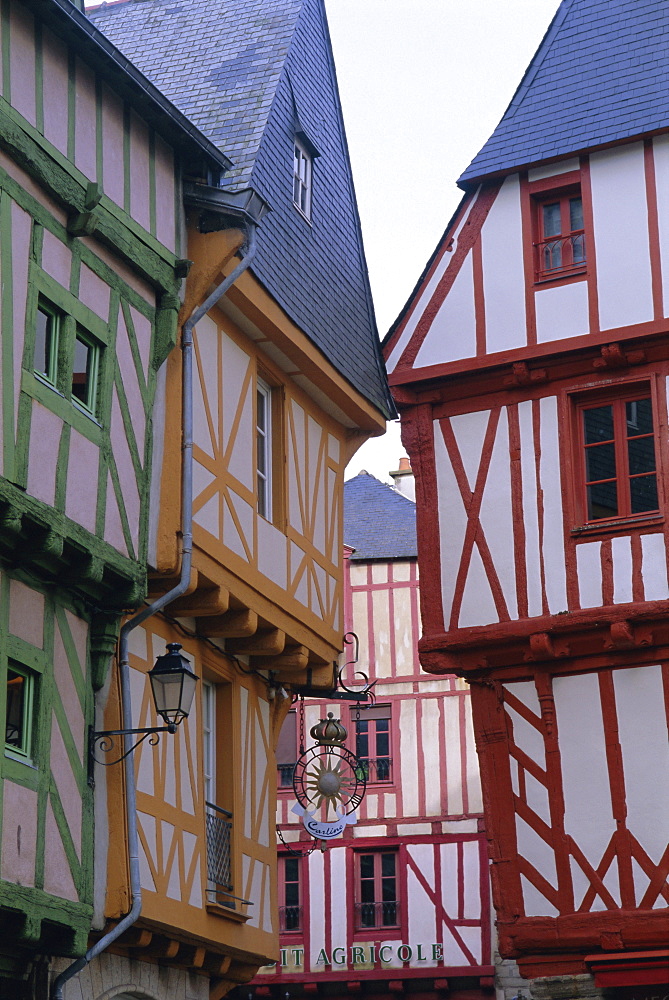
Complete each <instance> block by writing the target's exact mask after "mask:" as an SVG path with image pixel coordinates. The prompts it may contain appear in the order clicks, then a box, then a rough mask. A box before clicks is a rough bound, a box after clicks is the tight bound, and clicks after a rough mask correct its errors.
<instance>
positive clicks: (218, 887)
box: [201, 678, 235, 910]
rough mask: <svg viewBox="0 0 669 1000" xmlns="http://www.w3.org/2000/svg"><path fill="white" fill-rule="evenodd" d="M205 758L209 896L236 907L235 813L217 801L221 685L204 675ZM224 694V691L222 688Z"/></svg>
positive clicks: (203, 758)
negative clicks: (217, 730)
mask: <svg viewBox="0 0 669 1000" xmlns="http://www.w3.org/2000/svg"><path fill="white" fill-rule="evenodd" d="M201 683H202V687H201V690H202V760H203V770H204V800H205V817H206V831H207V880H208V885H207V897H208V900H209V901H210V902H212V903H216V904H218V905H219V906H225V907H227V908H228V909H231V910H234V909H235V899H234V896H233V891H234V890H233V857H232V833H233V824H232V820H233V816H232V813H231V812H229V811H228V810H227V809H223V808H222V806H220V805H218V804H217V800H218V798H219V789H218V786H217V774H216V717H217V710H218V709H219V707H220V706H219V705H218V696H219V690H218V689H219V688H220V687H223V689H224V692H225V690H226V688H227V685H226V686H224V685H216V684H212V682H211V681H208V680H206V679H205V678H202V682H201ZM221 695H223V692H221Z"/></svg>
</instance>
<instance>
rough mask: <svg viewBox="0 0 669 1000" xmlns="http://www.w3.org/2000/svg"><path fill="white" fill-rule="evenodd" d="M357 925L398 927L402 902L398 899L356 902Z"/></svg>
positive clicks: (360, 926)
mask: <svg viewBox="0 0 669 1000" xmlns="http://www.w3.org/2000/svg"><path fill="white" fill-rule="evenodd" d="M355 915H356V926H357V927H359V928H362V927H397V925H398V924H399V920H400V904H399V903H398V902H397V900H392V901H391V900H386V901H385V902H381V903H356V904H355Z"/></svg>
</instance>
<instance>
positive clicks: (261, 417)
mask: <svg viewBox="0 0 669 1000" xmlns="http://www.w3.org/2000/svg"><path fill="white" fill-rule="evenodd" d="M256 405H257V408H258V416H257V418H256V421H257V426H258V430H261V431H264V430H266V428H267V397H266V396H265V393H264V392H256Z"/></svg>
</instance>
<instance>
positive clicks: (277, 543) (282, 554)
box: [256, 515, 288, 590]
mask: <svg viewBox="0 0 669 1000" xmlns="http://www.w3.org/2000/svg"><path fill="white" fill-rule="evenodd" d="M256 524H257V528H258V569H259V570H260V572H261V573H262V574H263V576H266V577H267V578H268V579H269V580H271V581H272V582H273V583H276V585H277V586H278V587H281V588H282V589H284V590H285V589H286V587H287V586H288V583H287V578H286V569H287V563H288V555H287V551H286V550H287V547H288V539H287V538H286V536H285V535H284V533H283V532H282V531H279V529H278V528H275V527H274V525H273V524H271V523H270V522H269V521H267V520H265V518H264V517H261V516H260V515H257V517H256Z"/></svg>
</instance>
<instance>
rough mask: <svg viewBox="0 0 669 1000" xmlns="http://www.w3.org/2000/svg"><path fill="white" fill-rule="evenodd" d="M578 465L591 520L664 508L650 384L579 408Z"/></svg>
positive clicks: (586, 515)
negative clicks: (661, 502)
mask: <svg viewBox="0 0 669 1000" xmlns="http://www.w3.org/2000/svg"><path fill="white" fill-rule="evenodd" d="M577 417H578V420H577V436H578V452H579V455H578V463H579V465H578V468H579V469H580V476H581V477H582V479H581V481H582V484H583V493H582V496H583V503H582V507H583V515H584V520H585V521H586V522H587V523H591V522H598V521H604V520H610V519H612V518H624V517H633V516H635V515H642V514H649V513H655V512H658V511H659V501H658V491H657V472H656V459H655V421H654V417H653V404H652V398H651V395H650V390H649V388H646V389H645V391H644V390H642V389H641V390H639V389H638V390H637V391H636V392H635V393H629V394H628V395H626V396H620V397H618V398H610V397H608V398H607V397H600V398H599V399H596V400H595V399H592V397H591V398H590V399H589V400H588V401H584V402H580V403H579V404H578V406H577Z"/></svg>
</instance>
